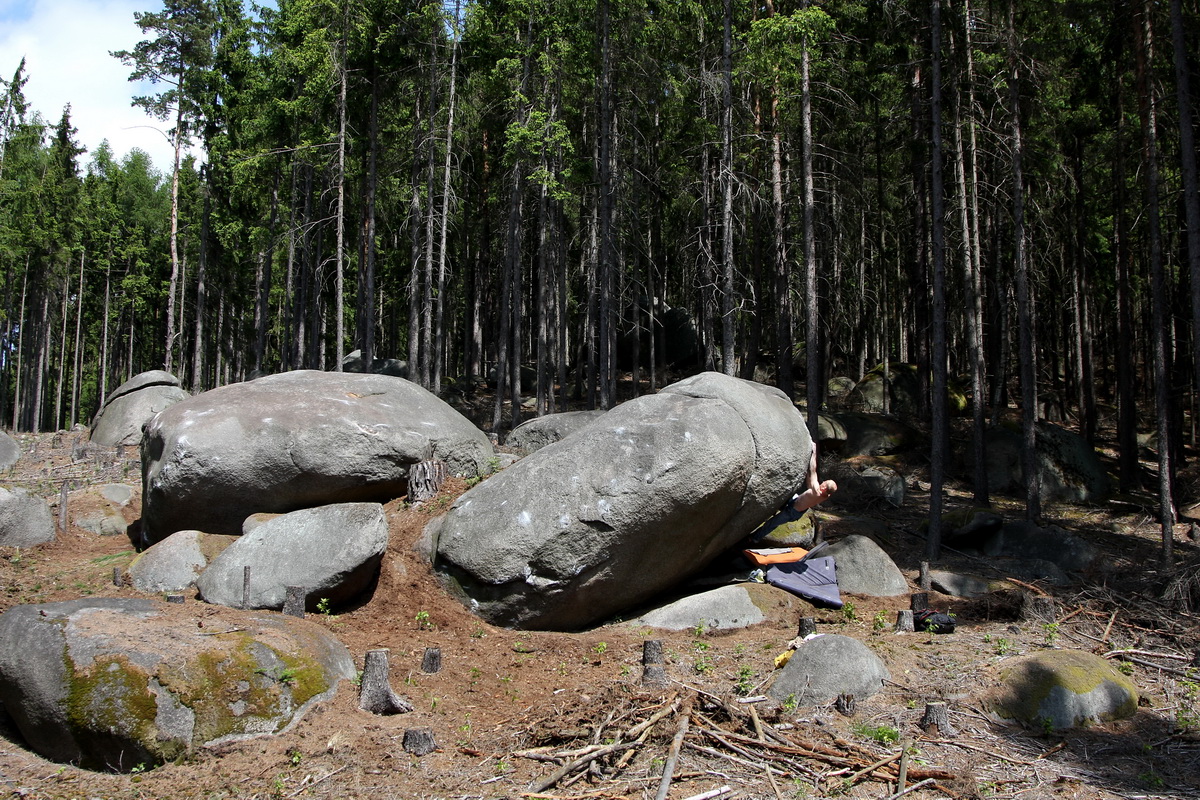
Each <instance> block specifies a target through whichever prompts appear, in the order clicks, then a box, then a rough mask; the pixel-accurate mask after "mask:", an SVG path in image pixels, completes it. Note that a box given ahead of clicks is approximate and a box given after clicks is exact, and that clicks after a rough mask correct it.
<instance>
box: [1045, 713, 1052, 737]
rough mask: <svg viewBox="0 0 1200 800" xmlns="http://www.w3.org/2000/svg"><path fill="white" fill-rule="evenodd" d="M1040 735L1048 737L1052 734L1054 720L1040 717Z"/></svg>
mask: <svg viewBox="0 0 1200 800" xmlns="http://www.w3.org/2000/svg"><path fill="white" fill-rule="evenodd" d="M1042 733H1044V734H1046V735H1047V736H1050V735H1052V734H1053V733H1054V720H1052V719H1050V718H1049V717H1042Z"/></svg>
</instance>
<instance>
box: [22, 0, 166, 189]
mask: <svg viewBox="0 0 1200 800" xmlns="http://www.w3.org/2000/svg"><path fill="white" fill-rule="evenodd" d="M161 8H162V4H161V2H160V0H0V77H2V78H3V79H4V80H5V81H8V80H11V79H12V76H13V73H14V72H16V69H17V66H18V65H19V64H20V63H21V57H22V56H24V58H25V76H26V77H27V78H28V82H27V83H26V84H25V99H26V101H27V102H28V104H29V108H30V111H31V112H32V111H39V112H41V115H42V117H43V118H44V119H45V121H46V122H47V123H49V124H50V125H55V124H57V123H58V121H59V120H60V119H61V118H62V112H63V106H65V105H66V104H67V103H70V104H71V124H72V125H74V126H75V128H76V129H77V130H78V133H76V135H75V141H76V142H77V143H79V144H80V145H82V146H84V147H86V148H87V149H88V152H87V153H86V154H84V155H83V157H82V158H81V159H80V162H81V164H80V166H81V167H84V166H86V164H87V162H88V161H90V160H91V157H92V156H91V154H92V153H93V152H95V150H96V147H97V146H98V145H99V144H100V142H101V141H103V140H105V139H107V140H108V144H109V147H111V148H112V152H113V157H114V158H115V159H117V160H118V161H119V160H120V159H122V158H123V157H124V156H125V155H126V154H127V153H128V152H129V151H130V150H132V149H133V148H135V147H136V148H138V149H140V150H144V151H145V152H146V153H148V154H149V155H150V157H151V158H152V159H153V161H154V166H155V167H156V168H157V169H158V170H159V171H160V172H163V173H168V172H170V169H171V162H172V155H173V154H172V150H171V145H170V142H168V140H167V137H166V134H165V131H166V130H167V129H168V128H169V127H170V125H169V124H168V123H165V122H159V121H158V120H156V119H154V118H153V117H150V116H148V115H147V114H146V113H145V112H144V111H143V110H142V109H140V108H137V107H133V106H131V105H130V101H131V100H132V99H133V96H134V95H135V94H150V93H153V92H154V87H149V86H140V87H139V85H138V84H133V83H130V82H129V73H130V72H131V71H132V70H131V68H130V67H127V66H125V65H124V64H122V63H121V62H120V61H119V60H118V59H116V58H113V57H112V56H110V55H109V51H110V50H132V49H133V46H134V45H135V44H137V42H138V41H140V40H141V39H142V38H143V35H142V31H141V29H140V28H138V26H137V23H135V22H134V21H133V12H135V11H158V10H160V9H161Z"/></svg>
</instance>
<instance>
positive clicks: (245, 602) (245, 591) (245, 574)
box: [242, 566, 250, 608]
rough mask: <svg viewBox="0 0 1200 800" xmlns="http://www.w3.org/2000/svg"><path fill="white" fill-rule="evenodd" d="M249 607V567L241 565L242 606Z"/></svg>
mask: <svg viewBox="0 0 1200 800" xmlns="http://www.w3.org/2000/svg"><path fill="white" fill-rule="evenodd" d="M249 607H250V567H249V566H245V567H242V608H249Z"/></svg>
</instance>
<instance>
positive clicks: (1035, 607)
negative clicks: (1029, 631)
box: [1021, 592, 1058, 622]
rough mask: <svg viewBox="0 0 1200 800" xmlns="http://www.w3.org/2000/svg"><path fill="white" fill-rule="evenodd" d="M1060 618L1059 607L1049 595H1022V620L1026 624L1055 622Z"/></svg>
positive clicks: (1026, 593)
mask: <svg viewBox="0 0 1200 800" xmlns="http://www.w3.org/2000/svg"><path fill="white" fill-rule="evenodd" d="M1057 618H1058V606H1057V605H1056V604H1055V602H1054V598H1053V597H1050V596H1048V595H1039V594H1034V593H1033V592H1025V593H1024V594H1023V595H1021V619H1023V620H1025V621H1026V622H1054V620H1055V619H1057Z"/></svg>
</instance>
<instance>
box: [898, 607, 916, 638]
mask: <svg viewBox="0 0 1200 800" xmlns="http://www.w3.org/2000/svg"><path fill="white" fill-rule="evenodd" d="M916 630H917V626H916V624H915V623H914V622H913V612H912V609H911V608H902V609H900V610H899V611H897V612H896V632H897V633H914V632H915V631H916Z"/></svg>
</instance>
